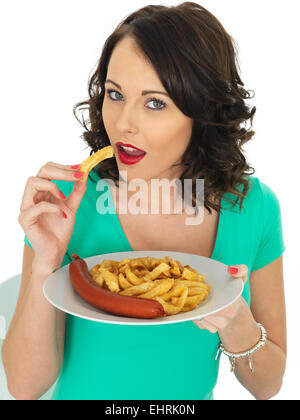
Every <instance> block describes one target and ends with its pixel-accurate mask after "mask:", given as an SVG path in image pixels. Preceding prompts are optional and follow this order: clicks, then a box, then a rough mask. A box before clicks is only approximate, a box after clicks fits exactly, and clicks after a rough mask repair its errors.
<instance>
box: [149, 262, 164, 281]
mask: <svg viewBox="0 0 300 420" xmlns="http://www.w3.org/2000/svg"><path fill="white" fill-rule="evenodd" d="M169 268H170V267H169V265H168V264H166V263H161V264H159V265H158V266H157V267H156V268H154V270H152V271H151V272H150V273H149V274H146V275H145V276H144V281H151V280H155V279H157V277H158V276H159V275H160V274H161V273H162V272H164V271H169Z"/></svg>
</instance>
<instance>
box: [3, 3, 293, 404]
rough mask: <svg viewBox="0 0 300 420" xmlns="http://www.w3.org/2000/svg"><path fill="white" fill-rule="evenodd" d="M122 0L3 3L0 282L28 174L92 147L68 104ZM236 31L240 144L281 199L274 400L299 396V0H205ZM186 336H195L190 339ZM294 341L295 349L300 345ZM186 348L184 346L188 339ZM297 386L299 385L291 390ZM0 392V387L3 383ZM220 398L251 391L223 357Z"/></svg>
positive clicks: (17, 261) (13, 260)
mask: <svg viewBox="0 0 300 420" xmlns="http://www.w3.org/2000/svg"><path fill="white" fill-rule="evenodd" d="M179 3H180V2H175V1H172V0H169V1H164V2H160V1H154V0H153V1H149V2H148V1H144V0H138V1H137V0H136V1H135V0H127V1H124V2H121V1H116V0H109V1H100V0H84V2H83V1H82V0H80V1H79V0H72V1H71V0H63V1H62V0H51V1H49V0H48V1H45V0H44V1H38V0H26V1H21V0H18V1H17V0H10V1H9V2H8V1H7V2H2V3H1V13H0V39H1V63H2V64H1V67H0V76H1V77H0V92H1V100H0V118H1V128H0V130H1V132H0V136H1V218H0V224H1V225H0V232H1V237H2V238H1V239H2V240H1V242H0V256H1V257H0V258H1V272H0V283H1V282H3V281H5V280H6V279H7V278H9V277H11V276H14V275H16V274H18V273H20V272H21V263H22V253H23V239H24V232H23V231H22V229H21V227H20V225H19V224H18V222H17V217H18V215H19V206H20V203H21V199H22V195H23V190H24V187H25V183H26V181H27V178H28V177H29V176H31V175H36V174H37V172H38V170H39V168H40V167H41V166H42V165H43V164H44V163H46V162H47V161H54V162H59V163H63V164H77V163H80V162H81V161H82V160H83V159H84V158H86V157H87V156H88V155H89V149H87V148H86V145H85V143H83V141H82V139H80V137H79V136H80V135H81V134H82V131H83V130H82V128H81V126H80V125H79V123H78V122H77V121H76V119H75V118H74V116H73V112H72V108H73V106H74V104H75V103H76V102H78V101H81V100H84V99H86V98H87V82H88V77H89V75H90V74H91V73H92V71H93V70H94V68H95V65H96V63H97V61H98V58H99V56H100V53H101V50H102V47H103V44H104V41H105V39H106V38H107V37H108V36H109V35H110V33H111V32H112V30H113V29H114V28H115V26H116V25H117V24H118V23H119V22H120V21H121V19H123V18H124V17H125V16H127V15H128V14H130V13H131V12H133V11H134V10H136V9H137V8H140V7H142V6H145V5H147V4H163V5H167V6H170V5H177V4H179ZM198 3H199V4H201V5H203V6H204V7H206V8H207V9H208V10H210V11H211V12H212V13H213V14H214V15H215V16H216V17H217V18H218V19H219V20H220V21H221V23H222V24H223V25H224V27H225V29H226V30H227V31H228V32H229V33H230V34H231V35H232V36H233V38H234V39H236V41H237V43H238V46H239V62H240V66H241V76H242V80H243V81H244V83H245V88H246V89H253V90H254V91H255V97H254V99H252V100H251V101H248V103H249V104H253V105H255V106H256V107H257V112H256V116H255V119H254V125H253V128H254V130H255V131H256V135H255V137H254V138H253V139H252V140H251V141H250V142H249V143H248V145H246V146H245V149H246V152H247V158H248V161H249V162H250V163H251V164H252V166H254V168H255V169H256V173H255V175H254V176H257V177H259V178H260V179H261V180H262V181H263V182H264V183H266V184H267V185H268V186H270V187H271V188H272V189H273V191H274V192H275V193H276V195H277V197H278V198H279V201H280V204H281V210H282V220H283V230H284V240H285V244H286V248H287V249H286V251H285V254H284V274H285V287H286V303H287V317H288V363H287V370H286V375H285V378H284V385H283V388H282V390H281V392H280V394H279V395H278V396H277V397H275V399H299V397H300V391H299V386H298V383H297V378H298V376H299V373H300V372H299V363H298V349H299V344H300V343H299V319H300V318H299V295H300V287H299V271H298V266H299V262H298V261H299V255H298V250H299V243H298V236H299V221H298V220H299V217H298V211H299V210H298V209H299V196H298V194H299V188H298V182H297V181H298V179H297V178H298V162H299V142H300V138H299V128H298V127H299V125H298V123H299V115H298V114H299V93H300V92H299V70H300V69H299V45H298V41H297V39H299V10H298V3H299V2H298V1H297V0H294V1H293V0H289V1H287V2H285V3H284V4H283V3H282V2H281V1H263V2H262V1H260V0H252V1H251V2H246V1H240V0H226V1H224V0H206V1H205V0H203V1H201V2H198ZM188 344H189V345H192V343H188ZM297 346H298V348H297ZM187 351H188V348H187ZM297 388H298V389H297ZM0 393H1V391H0ZM215 398H216V399H233V400H238V399H253V397H252V396H251V395H250V394H249V393H248V392H247V391H246V390H245V389H244V388H242V386H241V385H240V384H239V383H238V382H237V380H236V379H235V377H234V375H233V374H231V373H230V372H229V362H228V360H227V359H226V358H225V357H223V358H222V363H221V371H220V377H219V382H218V384H217V387H216V391H215Z"/></svg>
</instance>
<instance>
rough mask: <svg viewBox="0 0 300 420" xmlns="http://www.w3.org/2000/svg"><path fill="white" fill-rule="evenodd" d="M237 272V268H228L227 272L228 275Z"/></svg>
mask: <svg viewBox="0 0 300 420" xmlns="http://www.w3.org/2000/svg"><path fill="white" fill-rule="evenodd" d="M238 271H239V269H238V268H237V267H228V272H229V273H230V274H237V272H238Z"/></svg>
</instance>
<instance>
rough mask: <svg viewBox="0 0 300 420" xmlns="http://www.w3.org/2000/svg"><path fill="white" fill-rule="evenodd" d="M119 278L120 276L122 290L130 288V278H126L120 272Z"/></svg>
mask: <svg viewBox="0 0 300 420" xmlns="http://www.w3.org/2000/svg"><path fill="white" fill-rule="evenodd" d="M118 278H119V284H120V287H121V289H122V290H125V289H128V287H131V286H132V284H131V283H129V281H128V280H126V278H125V277H124V274H123V273H119V276H118Z"/></svg>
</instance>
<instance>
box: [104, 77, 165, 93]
mask: <svg viewBox="0 0 300 420" xmlns="http://www.w3.org/2000/svg"><path fill="white" fill-rule="evenodd" d="M105 83H112V84H113V85H115V86H117V88H118V89H120V90H122V88H121V86H120V85H119V84H118V83H116V82H113V81H112V80H110V79H106V80H105V82H104V84H105ZM149 93H159V94H161V95H165V96H168V97H169V95H168V94H167V92H160V91H158V90H143V91H142V96H144V95H148V94H149Z"/></svg>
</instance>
